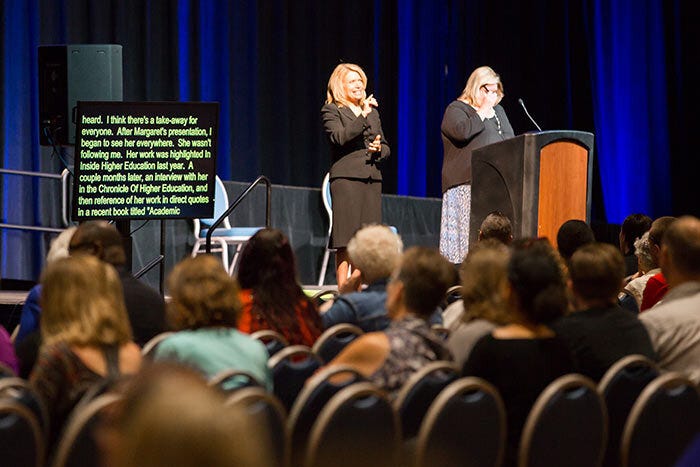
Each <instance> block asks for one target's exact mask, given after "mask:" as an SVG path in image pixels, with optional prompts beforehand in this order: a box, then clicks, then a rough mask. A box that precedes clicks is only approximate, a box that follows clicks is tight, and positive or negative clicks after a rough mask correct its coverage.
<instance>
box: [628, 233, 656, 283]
mask: <svg viewBox="0 0 700 467" xmlns="http://www.w3.org/2000/svg"><path fill="white" fill-rule="evenodd" d="M634 254H635V255H636V256H637V264H638V265H639V270H640V271H643V272H644V273H647V272H649V271H651V270H652V269H655V268H658V267H659V264H658V262H657V261H656V258H654V255H653V254H652V253H651V242H650V241H649V231H648V230H647V231H646V232H644V233H643V234H642V236H641V237H640V238H638V239H637V240H635V242H634Z"/></svg>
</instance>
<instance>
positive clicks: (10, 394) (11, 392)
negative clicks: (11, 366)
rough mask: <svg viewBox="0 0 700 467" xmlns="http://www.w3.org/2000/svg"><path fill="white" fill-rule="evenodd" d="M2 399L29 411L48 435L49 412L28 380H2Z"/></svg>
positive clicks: (0, 382)
mask: <svg viewBox="0 0 700 467" xmlns="http://www.w3.org/2000/svg"><path fill="white" fill-rule="evenodd" d="M0 398H2V399H4V400H9V401H12V402H15V403H17V404H20V405H22V406H23V407H25V408H26V409H28V410H29V411H30V412H31V413H32V415H33V416H34V417H35V419H36V421H37V422H38V423H39V428H40V429H41V431H42V433H43V434H46V433H47V432H48V429H49V413H48V410H47V409H46V406H45V405H44V402H43V400H42V399H41V398H40V397H39V394H37V392H36V391H35V390H34V388H33V387H32V386H31V385H30V384H29V382H28V381H27V380H25V379H22V378H17V377H7V378H2V379H0ZM0 452H2V451H0Z"/></svg>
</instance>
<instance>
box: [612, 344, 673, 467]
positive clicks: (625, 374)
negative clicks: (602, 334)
mask: <svg viewBox="0 0 700 467" xmlns="http://www.w3.org/2000/svg"><path fill="white" fill-rule="evenodd" d="M657 376H659V368H658V366H657V365H656V363H654V362H653V361H652V360H650V359H649V358H647V357H645V356H644V355H628V356H626V357H623V358H621V359H620V360H618V361H617V362H616V363H615V364H613V365H612V366H611V367H610V368H609V369H608V371H606V372H605V375H603V378H602V379H601V380H600V383H598V392H599V393H600V394H601V395H602V396H603V399H604V400H605V405H606V407H607V409H608V445H607V449H606V450H605V460H604V461H603V465H605V466H610V467H612V466H619V465H620V442H621V440H622V430H623V429H624V427H625V422H626V421H627V417H628V416H629V413H630V411H631V410H632V406H633V405H634V402H635V401H636V400H637V398H638V397H639V395H640V394H641V392H642V390H644V388H645V387H646V385H647V384H649V383H650V382H651V381H653V380H654V378H656V377H657Z"/></svg>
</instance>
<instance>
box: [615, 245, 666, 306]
mask: <svg viewBox="0 0 700 467" xmlns="http://www.w3.org/2000/svg"><path fill="white" fill-rule="evenodd" d="M651 247H652V245H651V241H650V240H649V232H648V231H647V232H644V234H642V237H641V238H639V239H637V240H636V241H635V242H634V250H635V251H634V254H635V255H636V256H637V263H638V266H637V269H638V272H637V277H635V278H633V279H632V280H630V281H629V282H628V283H627V284H626V285H625V288H624V290H623V294H624V295H625V297H626V296H629V297H632V299H633V300H634V304H635V305H636V306H635V307H634V308H630V309H632V310H634V311H637V312H638V311H639V309H640V307H641V306H642V294H643V293H644V288H645V287H646V285H647V282H648V281H649V279H650V278H651V277H652V276H654V275H656V274H659V273H660V272H661V268H660V267H659V264H658V263H657V258H656V257H655V256H654V255H652V251H651V250H652V248H651ZM625 297H623V296H620V297H619V299H620V304H621V305H623V306H624V300H625Z"/></svg>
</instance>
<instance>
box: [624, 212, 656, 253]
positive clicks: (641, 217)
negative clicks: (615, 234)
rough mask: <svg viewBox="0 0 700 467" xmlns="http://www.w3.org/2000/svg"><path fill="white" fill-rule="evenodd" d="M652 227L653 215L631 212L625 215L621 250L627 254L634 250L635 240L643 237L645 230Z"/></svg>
mask: <svg viewBox="0 0 700 467" xmlns="http://www.w3.org/2000/svg"><path fill="white" fill-rule="evenodd" d="M650 228H651V217H649V216H647V215H646V214H630V215H629V216H627V217H625V220H624V221H622V226H621V227H620V235H619V237H620V251H621V252H622V254H623V255H626V254H628V253H630V252H632V251H633V249H632V248H633V246H634V242H635V241H636V240H637V239H639V238H642V235H643V234H644V232H647V231H648V230H649V229H650Z"/></svg>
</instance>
